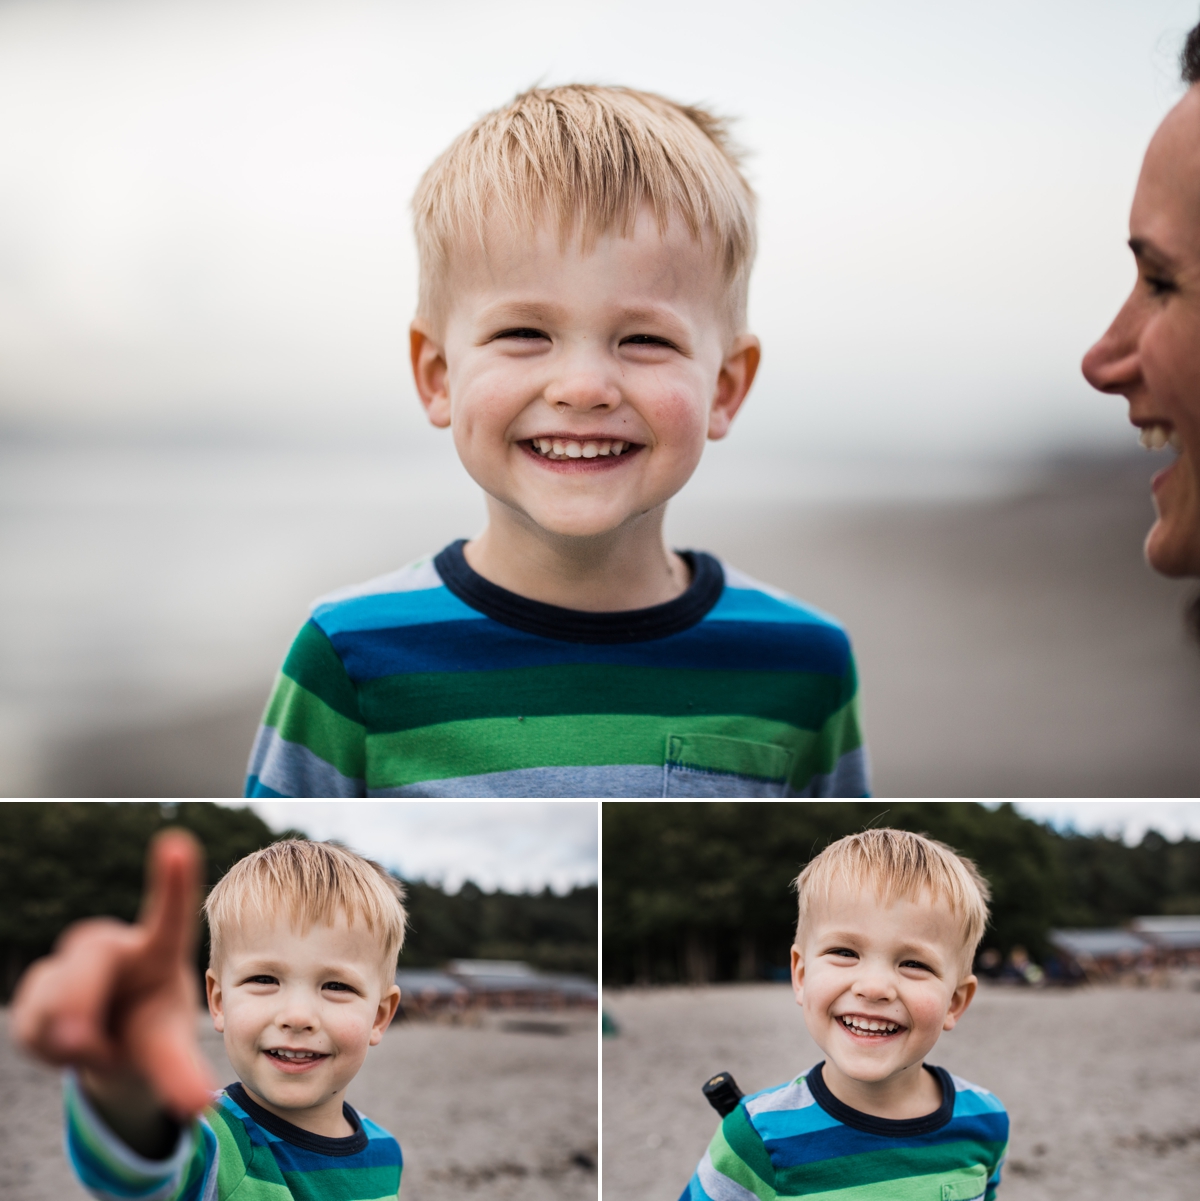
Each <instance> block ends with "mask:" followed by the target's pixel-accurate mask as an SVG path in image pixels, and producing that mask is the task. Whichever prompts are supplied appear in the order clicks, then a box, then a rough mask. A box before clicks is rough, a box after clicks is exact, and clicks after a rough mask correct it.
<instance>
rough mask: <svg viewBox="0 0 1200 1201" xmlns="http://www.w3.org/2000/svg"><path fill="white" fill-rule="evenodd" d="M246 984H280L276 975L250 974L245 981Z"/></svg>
mask: <svg viewBox="0 0 1200 1201" xmlns="http://www.w3.org/2000/svg"><path fill="white" fill-rule="evenodd" d="M245 983H246V984H278V983H279V981H278V980H277V979H276V978H275V977H274V976H250V977H248V978H247V979H246V981H245Z"/></svg>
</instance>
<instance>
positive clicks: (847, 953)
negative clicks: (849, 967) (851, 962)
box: [825, 947, 858, 959]
mask: <svg viewBox="0 0 1200 1201" xmlns="http://www.w3.org/2000/svg"><path fill="white" fill-rule="evenodd" d="M825 954H826V955H838V956H840V957H841V958H843V959H857V958H858V952H857V951H852V950H850V948H849V947H831V948H830V949H829V950H828V951H826V952H825Z"/></svg>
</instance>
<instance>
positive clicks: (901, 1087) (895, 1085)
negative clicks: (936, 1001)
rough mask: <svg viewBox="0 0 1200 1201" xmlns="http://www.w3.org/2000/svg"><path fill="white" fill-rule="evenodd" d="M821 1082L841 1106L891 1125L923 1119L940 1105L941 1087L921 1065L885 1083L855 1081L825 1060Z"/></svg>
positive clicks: (899, 1073) (831, 1062)
mask: <svg viewBox="0 0 1200 1201" xmlns="http://www.w3.org/2000/svg"><path fill="white" fill-rule="evenodd" d="M821 1079H822V1080H824V1082H825V1087H826V1088H827V1089H829V1091H830V1092H831V1093H833V1095H834V1096H835V1097H836V1098H837V1099H838V1100H839V1101H841V1102H842V1104H843V1105H849V1106H850V1108H851V1109H857V1110H858V1111H859V1113H867V1114H870V1115H871V1116H872V1117H876V1118H889V1119H891V1120H893V1121H903V1120H905V1119H908V1118H923V1117H925V1115H926V1114H930V1113H934V1112H935V1111H936V1110H937V1109H938V1108H939V1107H940V1106H941V1104H942V1086H941V1084H940V1083H939V1082H938V1079H937V1077H936V1076H935V1075H934V1074H933V1073H932V1072H927V1071H926V1070H925V1065H924V1064H922V1063H916V1064H913V1065H912V1066H911V1067H907V1068H905V1069H904V1070H903V1071H900V1072H897V1073H896V1074H895V1075H893V1076H889V1077H888V1078H887V1079H886V1080H855V1079H853V1078H852V1077H850V1076H847V1075H846V1074H845V1073H844V1072H842V1071H841V1070H840V1069H839V1068H838V1066H837V1064H835V1063H834V1062H833V1061H832V1060H831V1059H828V1058H826V1060H825V1065H824V1067H822V1068H821Z"/></svg>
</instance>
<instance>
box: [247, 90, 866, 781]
mask: <svg viewBox="0 0 1200 1201" xmlns="http://www.w3.org/2000/svg"><path fill="white" fill-rule="evenodd" d="M413 209H414V215H415V229H416V240H417V248H418V254H419V259H420V290H419V299H418V307H417V316H416V319H415V320H414V321H413V323H412V327H411V357H412V367H413V374H414V376H415V379H416V386H417V391H418V393H419V395H420V399H421V403H422V404H423V406H424V408H425V411H426V413H427V415H428V418H429V420H430V421H431V422H432V423H433V425H435V426H437V427H439V428H449V429H450V430H452V433H453V437H454V444H455V448H456V450H457V452H458V454H459V457H460V459H461V460H462V462H463V465H464V467H465V468H466V470H467V472H468V473H469V474H470V475H471V477H472V478H473V479H474V480H475V482H476V483H477V484H478V485H479V486H480V488H482V490H483V492H484V494H485V500H486V507H487V524H486V527H485V528H484V530H483V532H482V533H481V534H479V535H478V536H477V537H475V538H473V539H471V540H470V541H465V540H460V541H457V542H454V543H452V544H451V545H449V546H447V547H446V548H445V549H443V550H442V551H441V552H440V553H439V554H437V555H434V556H431V557H429V558H424V559H420V560H418V561H417V562H415V563H412V564H410V565H408V566H407V567H403V568H401V569H400V570H399V571H396V572H394V573H392V574H391V575H386V576H383V577H381V578H379V579H375V580H372V581H370V582H368V583H366V584H362V585H359V586H357V587H352V588H347V589H345V590H343V591H341V592H338V593H335V594H333V595H331V596H329V597H326V598H325V599H323V600H320V601H318V602H317V603H316V604H315V606H314V607H313V610H312V616H311V618H310V620H309V621H308V623H307V624H306V625H305V626H304V628H303V629H302V630H301V632H300V634H299V635H298V637H297V638H296V640H295V642H294V644H293V646H292V649H291V651H290V653H289V654H288V656H287V659H286V661H285V663H284V666H283V669H282V672H281V674H280V676H279V679H278V681H277V683H276V686H275V690H274V693H273V695H272V697H271V699H270V701H269V703H268V706H267V710H266V714H265V716H264V718H263V722H262V725H261V727H260V730H259V733H258V736H257V739H256V742H255V745H254V749H253V752H252V755H251V760H250V766H249V771H248V777H247V781H246V795H247V796H281V795H282V796H346V797H349V796H363V795H366V796H521V797H529V796H552V797H565V796H593V797H595V796H629V797H637V796H694V797H708V796H724V797H731V796H742V797H756V796H861V795H865V794H866V793H867V787H868V786H867V771H866V759H865V753H864V748H863V745H862V737H861V733H860V726H859V717H858V687H857V677H856V673H855V666H854V660H853V657H852V655H851V651H850V644H849V641H848V639H847V637H846V634H845V633H844V632H843V630H842V629H841V628H840V626H838V625H837V624H836V623H835V622H834V621H833V620H832V619H830V618H828V617H826V616H825V615H824V614H821V613H819V612H817V611H816V610H814V609H811V608H808V607H807V606H805V605H803V604H801V603H800V602H798V601H796V600H794V599H793V598H791V597H790V596H787V595H785V594H783V593H781V592H779V591H777V590H775V589H773V588H771V587H769V586H767V585H764V584H760V583H758V582H757V581H755V580H753V579H750V578H749V577H747V576H745V575H743V574H741V573H740V572H738V571H736V570H735V569H734V568H732V567H730V566H728V565H727V564H724V563H722V562H720V561H718V560H717V559H716V558H714V557H712V556H711V555H708V554H705V553H703V552H701V551H686V550H685V551H678V552H677V551H674V550H672V549H671V548H669V547H668V546H667V545H666V543H665V541H664V538H663V518H664V515H665V511H666V506H667V502H668V501H669V500H670V499H671V497H672V496H674V495H675V493H677V492H678V491H679V490H680V489H681V488H682V487H683V486H684V484H685V483H686V482H687V481H688V479H689V477H690V476H691V475H692V473H693V471H694V470H695V468H696V466H697V464H698V463H699V460H700V457H701V454H702V452H703V449H704V444H705V440H706V439H720V438H723V437H725V435H726V434H727V433H728V431H729V428H730V425H731V423H732V421H733V419H734V417H735V415H736V414H737V412H738V410H739V409H740V407H741V405H742V403H743V401H744V400H745V398H746V394H747V392H748V391H749V389H750V386H751V384H752V383H753V381H754V377H755V373H756V371H757V369H758V363H759V354H760V350H759V343H758V339H757V338H756V337H755V336H754V335H753V334H751V333H750V332H749V331H748V329H747V325H746V304H747V288H748V284H749V277H750V269H751V266H752V263H753V260H754V253H755V239H756V233H755V211H754V195H753V193H752V191H751V189H750V186H749V184H748V183H747V182H746V179H745V178H744V176H743V174H742V172H741V170H740V167H739V155H738V152H737V151H736V149H735V147H734V146H733V144H732V143H731V141H730V139H729V136H728V134H727V132H726V128H725V125H724V123H723V122H722V121H720V120H718V119H717V118H716V117H714V116H713V115H712V114H711V113H709V112H707V111H705V110H703V109H699V108H693V107H686V106H683V105H680V104H676V103H674V102H672V101H670V100H667V99H665V98H663V97H661V96H657V95H652V94H649V93H644V92H637V91H633V90H630V89H625V88H608V87H594V86H585V85H568V86H562V87H555V88H545V89H542V88H535V89H533V90H531V91H528V92H525V93H524V94H522V95H519V96H517V97H516V98H515V99H514V100H513V101H512V102H511V103H510V104H508V105H507V106H505V107H503V108H501V109H498V110H496V111H494V112H492V113H489V114H488V115H486V116H484V117H483V118H481V119H480V120H479V121H478V122H477V123H476V124H475V125H474V126H472V127H471V128H470V129H468V130H467V131H466V132H465V133H463V134H462V135H461V136H460V137H459V138H458V139H457V140H455V141H454V142H453V143H452V144H451V146H450V147H449V148H448V149H447V150H446V151H445V153H444V154H443V155H442V156H441V157H440V158H439V159H438V160H437V161H436V162H435V163H434V164H433V165H432V166H431V167H430V168H429V170H428V172H427V173H426V174H425V176H424V178H423V180H422V181H421V183H420V185H419V187H418V189H417V193H416V196H415V198H414V201H413Z"/></svg>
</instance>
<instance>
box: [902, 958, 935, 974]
mask: <svg viewBox="0 0 1200 1201" xmlns="http://www.w3.org/2000/svg"><path fill="white" fill-rule="evenodd" d="M900 966H901V967H915V968H916V969H917V970H918V971H920V972H930V973H932V971H933V968H931V967H930V966H929V964H927V963H922V962H921V961H920V960H919V959H906V960H905V961H904V962H903V963H902V964H901V965H900Z"/></svg>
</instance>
